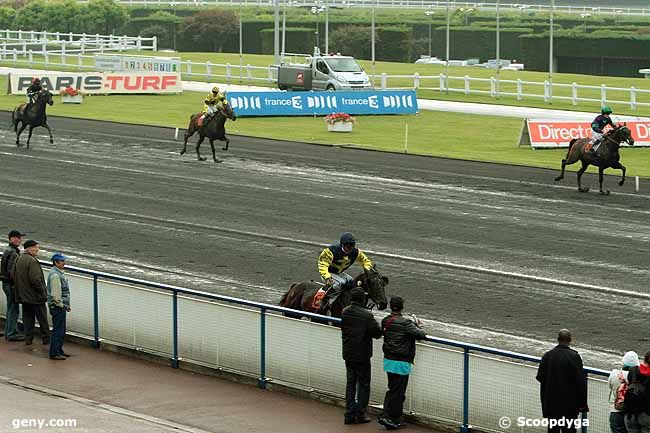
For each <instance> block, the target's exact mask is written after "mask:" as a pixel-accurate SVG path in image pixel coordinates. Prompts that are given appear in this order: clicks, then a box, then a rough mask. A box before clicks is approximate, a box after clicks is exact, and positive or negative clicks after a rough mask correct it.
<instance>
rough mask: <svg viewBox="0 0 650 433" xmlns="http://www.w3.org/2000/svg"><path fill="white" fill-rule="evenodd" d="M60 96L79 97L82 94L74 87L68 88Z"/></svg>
mask: <svg viewBox="0 0 650 433" xmlns="http://www.w3.org/2000/svg"><path fill="white" fill-rule="evenodd" d="M59 94H60V95H61V96H77V95H79V94H80V92H79V91H78V90H77V89H73V88H72V87H70V86H68V87H66V88H65V89H63V90H61V92H60V93H59Z"/></svg>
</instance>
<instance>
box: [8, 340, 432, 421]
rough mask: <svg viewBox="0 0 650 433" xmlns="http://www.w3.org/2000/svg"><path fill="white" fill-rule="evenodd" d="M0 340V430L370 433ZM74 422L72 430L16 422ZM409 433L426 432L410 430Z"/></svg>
mask: <svg viewBox="0 0 650 433" xmlns="http://www.w3.org/2000/svg"><path fill="white" fill-rule="evenodd" d="M37 341H40V340H38V339H36V340H35V341H34V343H35V344H34V345H33V346H31V347H30V346H25V345H24V344H23V343H8V342H6V341H5V340H4V339H0V408H2V409H1V410H0V431H3V432H4V431H19V432H53V433H63V432H65V433H73V432H74V433H76V432H89V433H105V432H106V433H108V432H120V433H150V432H170V431H174V432H192V433H204V432H218V433H258V432H259V433H338V432H341V433H346V432H354V433H368V432H381V431H384V428H383V427H381V426H380V425H379V424H378V423H376V422H374V421H373V422H371V423H369V424H365V425H355V426H345V425H343V409H342V408H339V407H335V406H330V405H327V404H324V403H320V402H317V401H312V400H307V399H300V398H297V397H292V396H289V395H286V394H282V393H279V392H272V391H265V390H261V389H258V388H256V387H254V386H251V385H244V384H238V383H234V382H230V381H227V380H222V379H217V378H214V377H209V376H203V375H199V374H193V373H189V372H186V371H182V370H174V369H172V368H171V367H166V366H162V365H158V364H154V363H150V362H146V361H140V360H135V359H132V358H129V357H127V356H124V355H118V354H115V353H112V352H103V351H97V350H94V349H92V348H90V347H89V346H85V345H76V344H70V343H66V347H65V348H66V351H67V352H68V353H70V354H71V355H73V356H72V357H70V358H68V359H67V360H65V361H51V360H50V359H48V357H47V347H46V346H42V345H40V344H36V343H37ZM71 419H72V420H76V427H65V428H63V427H59V428H55V427H47V428H46V427H44V428H42V429H39V428H38V427H36V426H35V427H23V428H20V429H17V430H14V429H13V428H14V423H18V422H23V423H27V422H30V420H32V421H31V422H32V423H34V422H37V421H33V420H41V421H42V422H45V423H50V422H52V420H61V421H60V422H64V420H71ZM406 431H408V432H413V433H420V432H425V431H429V432H430V431H431V429H425V428H422V427H416V426H412V425H409V428H408V429H407V430H406Z"/></svg>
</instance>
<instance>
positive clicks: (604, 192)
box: [600, 190, 609, 195]
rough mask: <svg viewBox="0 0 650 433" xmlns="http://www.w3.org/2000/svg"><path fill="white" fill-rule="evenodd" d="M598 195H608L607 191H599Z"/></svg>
mask: <svg viewBox="0 0 650 433" xmlns="http://www.w3.org/2000/svg"><path fill="white" fill-rule="evenodd" d="M600 195H609V190H607V191H601V192H600Z"/></svg>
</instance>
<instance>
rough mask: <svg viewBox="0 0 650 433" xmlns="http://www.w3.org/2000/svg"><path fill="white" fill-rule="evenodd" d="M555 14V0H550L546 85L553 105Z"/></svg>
mask: <svg viewBox="0 0 650 433" xmlns="http://www.w3.org/2000/svg"><path fill="white" fill-rule="evenodd" d="M554 13H555V0H551V16H550V23H551V28H550V30H549V38H548V39H549V40H548V83H549V88H548V92H549V100H550V102H551V103H553V14H554Z"/></svg>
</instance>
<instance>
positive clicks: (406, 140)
mask: <svg viewBox="0 0 650 433" xmlns="http://www.w3.org/2000/svg"><path fill="white" fill-rule="evenodd" d="M404 153H409V124H408V123H407V124H405V128H404Z"/></svg>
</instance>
